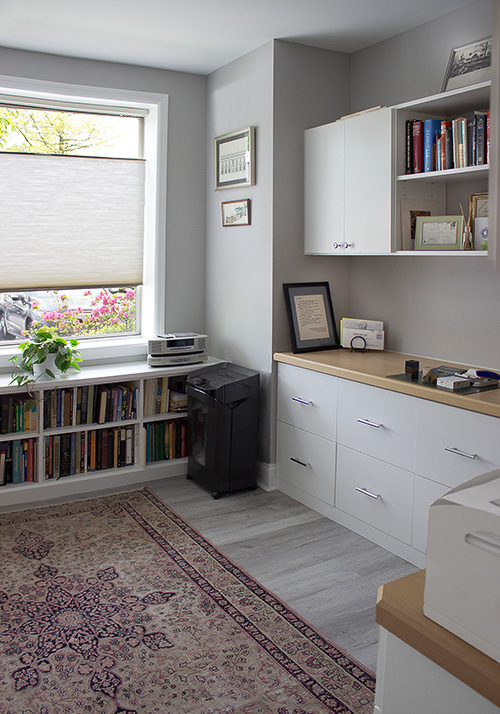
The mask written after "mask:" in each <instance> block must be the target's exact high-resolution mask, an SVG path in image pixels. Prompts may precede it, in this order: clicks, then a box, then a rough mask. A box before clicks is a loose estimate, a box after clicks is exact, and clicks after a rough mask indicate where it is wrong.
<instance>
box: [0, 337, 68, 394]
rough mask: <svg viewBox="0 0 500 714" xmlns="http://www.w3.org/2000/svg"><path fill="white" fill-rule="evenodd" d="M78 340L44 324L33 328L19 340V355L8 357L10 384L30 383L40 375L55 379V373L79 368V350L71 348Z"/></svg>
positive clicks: (21, 385) (21, 384)
mask: <svg viewBox="0 0 500 714" xmlns="http://www.w3.org/2000/svg"><path fill="white" fill-rule="evenodd" d="M78 344H79V343H78V340H75V339H69V340H66V339H64V337H59V336H58V335H56V334H55V333H53V332H52V331H51V330H50V329H49V328H47V327H40V328H38V329H33V330H32V331H31V332H30V335H29V337H28V339H27V340H25V341H24V342H21V344H20V345H19V349H20V350H21V354H19V355H14V357H11V358H10V360H9V361H10V362H12V363H13V365H14V367H13V369H12V381H11V384H13V383H14V382H17V384H18V386H20V387H24V386H26V385H29V384H34V383H35V382H36V381H37V380H38V379H39V378H40V377H41V376H42V375H47V376H48V377H52V378H55V376H56V375H55V372H56V371H59V372H63V373H64V372H67V371H68V369H70V368H74V369H78V370H79V369H80V365H79V364H78V363H79V362H81V361H82V357H81V354H80V352H79V351H78V350H77V349H75V348H76V347H77V346H78Z"/></svg>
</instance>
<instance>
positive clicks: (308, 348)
mask: <svg viewBox="0 0 500 714" xmlns="http://www.w3.org/2000/svg"><path fill="white" fill-rule="evenodd" d="M283 292H284V295H285V303H286V310H287V315H288V322H289V325H290V335H291V338H292V350H293V352H294V353H298V352H315V351H316V350H335V349H338V348H339V347H340V342H339V338H338V333H337V327H336V325H335V314H334V312H333V303H332V297H331V294H330V285H329V283H328V282H317V283H283Z"/></svg>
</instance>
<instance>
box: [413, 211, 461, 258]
mask: <svg viewBox="0 0 500 714" xmlns="http://www.w3.org/2000/svg"><path fill="white" fill-rule="evenodd" d="M463 232H464V219H463V217H462V216H417V223H416V229H415V250H461V249H462V238H463Z"/></svg>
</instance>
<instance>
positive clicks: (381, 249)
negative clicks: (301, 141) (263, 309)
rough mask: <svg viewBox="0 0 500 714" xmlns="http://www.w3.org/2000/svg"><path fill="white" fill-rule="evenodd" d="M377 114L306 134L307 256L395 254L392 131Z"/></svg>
mask: <svg viewBox="0 0 500 714" xmlns="http://www.w3.org/2000/svg"><path fill="white" fill-rule="evenodd" d="M391 116H392V112H391V110H390V109H379V110H375V111H371V112H367V113H364V114H360V115H357V116H353V117H348V118H346V119H342V120H340V121H337V122H333V123H332V124H326V125H325V126H321V127H316V128H314V129H308V130H307V131H306V132H305V252H306V254H309V255H341V254H345V255H365V254H374V253H375V254H377V253H388V252H390V250H391V192H392V171H391V167H392V158H391V157H392V152H391V142H392V131H391V121H392V119H391Z"/></svg>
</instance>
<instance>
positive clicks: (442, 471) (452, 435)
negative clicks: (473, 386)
mask: <svg viewBox="0 0 500 714" xmlns="http://www.w3.org/2000/svg"><path fill="white" fill-rule="evenodd" d="M418 402H419V404H418V429H417V463H416V472H417V473H418V474H421V475H422V476H425V477H426V478H430V479H432V480H433V481H438V482H439V483H442V484H444V485H445V486H449V487H450V488H454V487H455V486H459V485H460V484H461V483H463V482H464V481H467V480H468V479H470V478H472V477H473V476H477V475H479V474H482V473H486V472H487V471H492V470H493V469H497V468H499V467H500V449H499V444H500V419H497V418H496V417H491V416H487V415H486V414H477V413H476V412H470V411H467V410H465V409H457V408H456V407H450V406H447V405H445V404H438V403H436V402H429V401H425V400H423V399H419V400H418Z"/></svg>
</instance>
